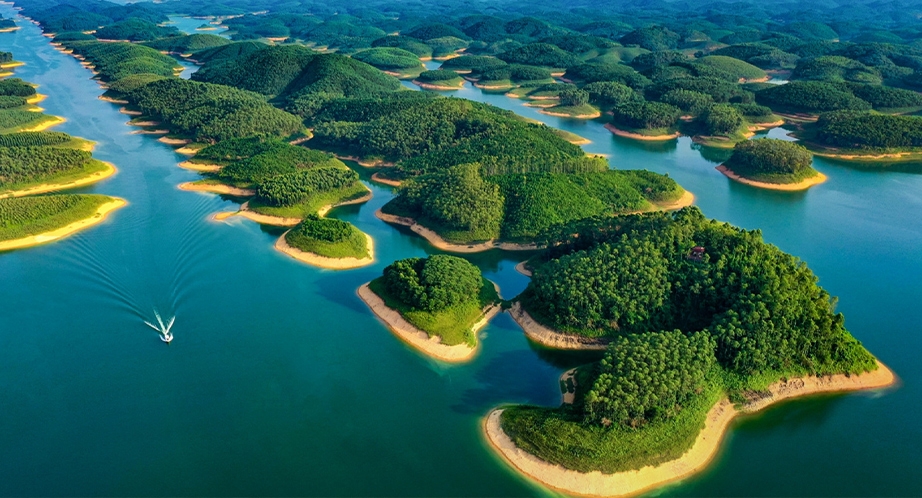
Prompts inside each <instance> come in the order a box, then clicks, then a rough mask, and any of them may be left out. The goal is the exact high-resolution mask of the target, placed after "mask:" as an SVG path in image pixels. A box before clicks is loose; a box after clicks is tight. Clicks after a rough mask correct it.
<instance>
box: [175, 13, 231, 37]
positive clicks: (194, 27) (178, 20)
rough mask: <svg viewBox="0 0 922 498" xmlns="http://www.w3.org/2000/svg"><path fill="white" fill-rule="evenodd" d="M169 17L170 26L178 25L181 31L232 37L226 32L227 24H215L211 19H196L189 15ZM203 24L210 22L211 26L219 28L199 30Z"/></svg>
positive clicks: (189, 33)
mask: <svg viewBox="0 0 922 498" xmlns="http://www.w3.org/2000/svg"><path fill="white" fill-rule="evenodd" d="M168 18H169V20H170V24H169V25H170V26H176V28H177V29H179V30H180V31H182V32H183V33H185V34H187V35H195V34H212V35H218V36H223V37H224V38H230V36H228V35H227V34H226V32H227V27H226V26H218V25H214V24H209V23H210V22H211V20H210V19H195V18H192V17H188V16H168ZM203 24H209V25H210V26H213V27H215V28H217V29H213V30H212V29H209V30H199V29H198V28H199V27H200V26H202V25H203Z"/></svg>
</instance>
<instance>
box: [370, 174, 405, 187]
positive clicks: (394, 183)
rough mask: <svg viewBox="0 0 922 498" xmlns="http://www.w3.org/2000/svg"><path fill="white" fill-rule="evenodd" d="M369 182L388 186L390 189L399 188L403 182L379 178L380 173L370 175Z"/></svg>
mask: <svg viewBox="0 0 922 498" xmlns="http://www.w3.org/2000/svg"><path fill="white" fill-rule="evenodd" d="M371 180H372V181H373V182H377V183H381V184H384V185H390V186H391V187H399V186H400V185H402V184H403V182H401V181H399V180H389V179H387V178H383V177H381V173H375V174H373V175H371Z"/></svg>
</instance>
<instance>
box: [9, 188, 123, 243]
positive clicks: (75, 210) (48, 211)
mask: <svg viewBox="0 0 922 498" xmlns="http://www.w3.org/2000/svg"><path fill="white" fill-rule="evenodd" d="M109 200H110V198H109V197H105V196H102V195H41V196H29V197H12V198H7V199H0V241H4V240H15V239H21V238H25V237H29V236H32V235H38V234H40V233H45V232H48V231H51V230H55V229H58V228H61V227H65V226H67V225H69V224H71V223H73V222H75V221H79V220H82V219H86V218H89V217H91V216H92V215H93V214H94V213H95V212H96V209H97V208H98V207H99V206H100V205H101V204H104V203H106V202H108V201H109Z"/></svg>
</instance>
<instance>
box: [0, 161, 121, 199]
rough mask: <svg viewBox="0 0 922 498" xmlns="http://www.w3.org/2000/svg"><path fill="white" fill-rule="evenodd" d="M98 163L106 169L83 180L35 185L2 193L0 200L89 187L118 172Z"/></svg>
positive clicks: (111, 167) (112, 167)
mask: <svg viewBox="0 0 922 498" xmlns="http://www.w3.org/2000/svg"><path fill="white" fill-rule="evenodd" d="M99 162H101V163H102V164H105V165H106V169H104V170H102V171H97V172H96V173H91V174H89V175H87V176H85V177H83V178H80V179H78V180H74V181H72V182H67V183H43V184H41V185H36V186H35V187H29V188H27V189H22V190H14V191H12V192H3V193H0V199H4V198H6V197H22V196H26V195H33V194H44V193H47V192H56V191H58V190H67V189H72V188H77V187H83V186H86V185H90V184H93V183H96V182H98V181H101V180H104V179H106V178H109V177H110V176H112V175H114V174H115V173H117V172H118V170H117V169H116V168H115V166H114V165H112V163H107V162H105V161H99Z"/></svg>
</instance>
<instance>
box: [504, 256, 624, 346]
mask: <svg viewBox="0 0 922 498" xmlns="http://www.w3.org/2000/svg"><path fill="white" fill-rule="evenodd" d="M516 269H518V266H516ZM509 314H510V315H512V319H513V320H515V323H518V324H519V326H520V327H522V330H523V331H525V335H526V336H527V337H528V338H529V339H531V340H532V341H534V342H537V343H538V344H541V345H542V346H545V347H548V348H553V349H570V350H581V351H603V350H605V348H606V347H608V341H604V340H601V339H592V338H589V337H582V336H578V335H573V334H564V333H562V332H557V331H556V330H553V329H550V328H548V327H545V326H544V325H542V324H540V323H538V322H537V321H536V320H535V319H534V318H532V316H531V315H529V314H528V312H527V311H525V309H524V308H522V303H519V302H516V303H513V305H512V307H511V308H509Z"/></svg>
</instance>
